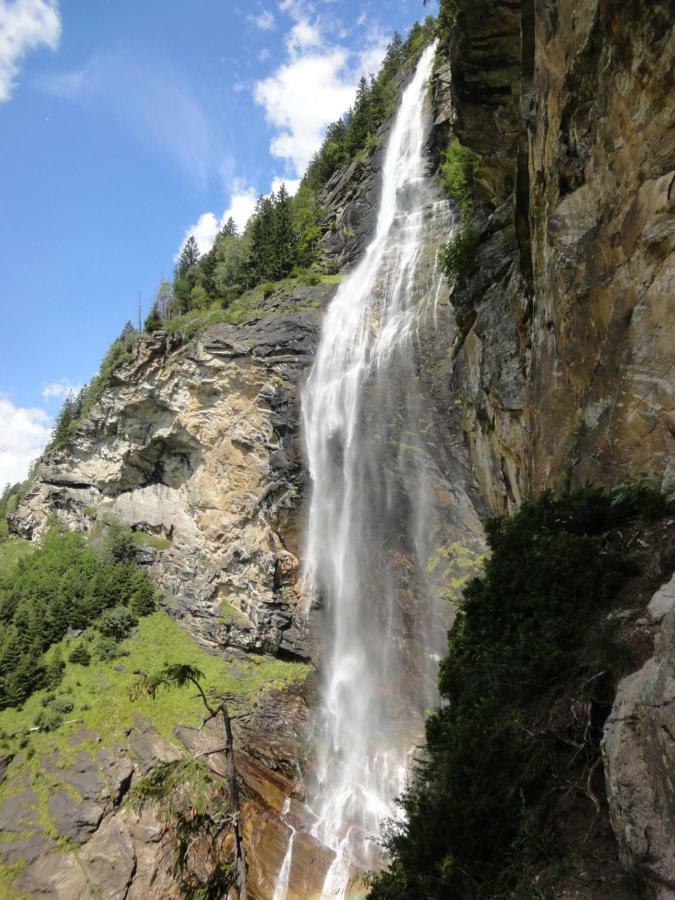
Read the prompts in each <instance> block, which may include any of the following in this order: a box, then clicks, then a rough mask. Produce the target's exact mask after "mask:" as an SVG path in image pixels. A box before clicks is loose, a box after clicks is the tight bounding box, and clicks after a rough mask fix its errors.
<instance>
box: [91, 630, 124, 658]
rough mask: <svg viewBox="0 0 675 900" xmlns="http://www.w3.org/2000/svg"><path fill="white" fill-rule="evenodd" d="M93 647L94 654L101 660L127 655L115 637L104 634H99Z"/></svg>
mask: <svg viewBox="0 0 675 900" xmlns="http://www.w3.org/2000/svg"><path fill="white" fill-rule="evenodd" d="M93 649H94V656H95V657H96V659H98V660H100V661H101V662H108V661H110V660H113V659H121V657H123V656H127V651H126V650H125V649H124V648H123V647H122V646H121V644H120V642H119V641H118V640H116V638H114V637H110V636H108V635H104V634H101V635H99V636H98V637H97V638H96V640H95V641H94V645H93Z"/></svg>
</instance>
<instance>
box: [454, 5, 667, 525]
mask: <svg viewBox="0 0 675 900" xmlns="http://www.w3.org/2000/svg"><path fill="white" fill-rule="evenodd" d="M457 6H458V9H459V15H458V19H457V25H456V27H455V29H454V36H453V38H452V46H451V47H450V48H449V50H448V51H447V52H448V53H449V56H448V65H447V67H446V70H445V71H441V73H440V76H439V78H440V83H439V89H438V90H437V97H438V102H439V115H438V120H439V122H443V121H450V122H451V126H452V130H453V132H454V133H455V134H456V136H457V137H458V138H459V139H460V141H461V142H462V143H463V144H465V145H467V146H468V147H470V148H471V149H473V150H475V151H476V152H477V153H479V154H481V156H482V164H481V165H480V167H479V171H478V176H477V192H478V198H479V200H480V201H481V202H480V203H479V210H478V214H477V217H476V224H477V227H478V228H479V230H480V246H479V249H478V253H477V259H476V265H475V266H474V268H473V274H472V275H471V276H470V277H469V278H468V280H467V282H466V283H464V284H462V285H461V286H458V287H457V288H456V289H455V292H454V296H453V303H454V305H455V308H456V311H457V314H458V320H459V322H460V325H461V337H460V340H459V341H458V343H457V346H456V348H455V353H456V365H455V372H454V379H455V385H456V390H457V392H458V394H459V395H460V396H461V398H462V403H463V410H464V423H465V429H466V433H467V437H468V442H469V446H470V450H471V453H472V456H473V461H474V465H475V469H476V473H477V476H478V478H479V481H480V484H481V487H482V489H483V493H484V495H485V497H486V499H487V500H488V502H489V504H490V505H491V507H492V508H493V510H495V511H498V512H499V511H503V510H505V509H509V508H512V507H513V506H515V505H517V504H518V502H519V501H520V499H521V498H522V497H523V496H525V495H527V494H528V493H530V492H536V491H538V490H541V489H542V488H543V487H547V486H561V485H564V484H569V485H575V484H583V483H585V482H587V481H589V480H595V481H601V482H602V481H608V480H611V481H618V480H620V479H621V478H622V477H624V476H627V475H629V474H635V473H644V474H649V475H653V476H655V477H657V479H658V480H659V481H660V482H661V483H662V484H663V485H664V486H665V487H666V488H668V489H672V487H673V486H675V475H674V473H673V469H672V452H673V444H672V424H673V423H672V409H673V396H672V394H673V376H672V368H671V364H672V359H671V353H670V352H669V351H670V350H671V349H672V346H673V340H674V338H675V325H674V322H673V311H672V296H673V289H674V287H675V282H674V278H675V275H674V270H675V266H674V264H673V244H674V241H675V238H674V234H673V231H674V229H673V217H672V212H673V203H674V202H675V187H674V179H675V151H674V149H673V141H672V136H671V133H670V131H669V128H670V116H671V110H672V103H673V92H672V65H671V64H672V56H673V31H672V11H670V12H669V8H668V5H667V4H665V3H659V2H656V3H650V4H647V5H643V4H640V5H637V4H618V5H617V4H611V3H606V2H597V0H585V2H582V3H567V2H560V3H551V2H546V0H537V2H532V0H528V2H525V3H523V4H516V3H512V2H508V0H497V2H487V0H485V2H482V0H479V2H477V3H468V2H462V0H460V2H459V3H458V4H457ZM448 83H450V89H448ZM450 98H451V99H450Z"/></svg>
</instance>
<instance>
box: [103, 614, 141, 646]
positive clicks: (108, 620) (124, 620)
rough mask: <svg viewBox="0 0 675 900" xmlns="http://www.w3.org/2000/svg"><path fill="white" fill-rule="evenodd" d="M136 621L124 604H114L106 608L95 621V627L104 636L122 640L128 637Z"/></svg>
mask: <svg viewBox="0 0 675 900" xmlns="http://www.w3.org/2000/svg"><path fill="white" fill-rule="evenodd" d="M137 624H138V621H137V619H136V617H135V616H134V614H133V613H132V612H131V610H130V609H127V607H126V606H115V607H113V609H107V610H106V611H105V612H104V613H103V614H102V615H101V616H100V618H99V619H98V621H97V622H96V628H97V629H98V630H99V631H100V632H101V634H102V635H104V636H105V637H110V638H114V639H115V640H116V641H123V640H124V638H126V637H128V636H129V635H130V634H131V632H132V630H133V629H134V628H135V626H136V625H137Z"/></svg>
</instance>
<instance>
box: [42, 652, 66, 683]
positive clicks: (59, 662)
mask: <svg viewBox="0 0 675 900" xmlns="http://www.w3.org/2000/svg"><path fill="white" fill-rule="evenodd" d="M65 668H66V664H65V663H64V661H63V656H62V655H61V648H60V647H56V648H55V649H54V652H53V653H52V656H51V659H50V660H49V662H48V663H47V665H46V667H45V684H46V685H47V687H50V688H55V687H58V686H59V685H60V684H61V681H62V680H63V670H64V669H65Z"/></svg>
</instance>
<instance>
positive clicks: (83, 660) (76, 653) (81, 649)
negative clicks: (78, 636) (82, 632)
mask: <svg viewBox="0 0 675 900" xmlns="http://www.w3.org/2000/svg"><path fill="white" fill-rule="evenodd" d="M68 659H69V660H70V662H73V663H77V664H78V665H80V666H88V665H89V663H90V662H91V653H90V652H89V650H87V645H86V644H84V643H82V644H78V645H77V647H75V649H74V650H73V652H72V653H71V654H70V656H69V657H68Z"/></svg>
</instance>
